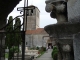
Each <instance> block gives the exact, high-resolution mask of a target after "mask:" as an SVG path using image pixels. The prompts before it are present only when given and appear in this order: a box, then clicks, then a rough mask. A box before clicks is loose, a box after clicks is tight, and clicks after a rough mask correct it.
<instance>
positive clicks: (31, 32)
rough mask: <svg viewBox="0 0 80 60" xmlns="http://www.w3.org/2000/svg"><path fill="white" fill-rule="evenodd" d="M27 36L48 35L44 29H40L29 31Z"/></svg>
mask: <svg viewBox="0 0 80 60" xmlns="http://www.w3.org/2000/svg"><path fill="white" fill-rule="evenodd" d="M26 34H47V33H46V31H45V30H44V28H38V29H36V30H27V31H26Z"/></svg>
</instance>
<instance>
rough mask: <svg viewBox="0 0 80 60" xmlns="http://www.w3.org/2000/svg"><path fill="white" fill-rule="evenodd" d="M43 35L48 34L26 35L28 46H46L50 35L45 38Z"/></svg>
mask: <svg viewBox="0 0 80 60" xmlns="http://www.w3.org/2000/svg"><path fill="white" fill-rule="evenodd" d="M43 36H48V34H34V35H26V42H27V45H26V46H28V47H35V46H40V47H41V46H44V45H45V43H46V41H47V40H48V39H49V37H48V38H45V39H43ZM26 42H25V43H26Z"/></svg>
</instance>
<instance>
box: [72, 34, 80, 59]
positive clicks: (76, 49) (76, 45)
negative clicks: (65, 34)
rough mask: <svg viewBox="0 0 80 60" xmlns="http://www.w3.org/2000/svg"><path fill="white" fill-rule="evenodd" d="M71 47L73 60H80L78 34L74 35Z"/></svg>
mask: <svg viewBox="0 0 80 60" xmlns="http://www.w3.org/2000/svg"><path fill="white" fill-rule="evenodd" d="M73 47H74V58H75V60H80V33H78V34H75V35H74V39H73Z"/></svg>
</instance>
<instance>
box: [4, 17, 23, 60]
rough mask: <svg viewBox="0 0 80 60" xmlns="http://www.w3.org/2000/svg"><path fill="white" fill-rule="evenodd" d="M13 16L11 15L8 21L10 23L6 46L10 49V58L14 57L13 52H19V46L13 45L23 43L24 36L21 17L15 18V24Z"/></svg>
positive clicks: (7, 28) (7, 29)
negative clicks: (22, 35) (22, 36)
mask: <svg viewBox="0 0 80 60" xmlns="http://www.w3.org/2000/svg"><path fill="white" fill-rule="evenodd" d="M12 20H13V17H12V16H10V17H9V20H8V23H10V24H9V25H8V26H7V27H6V32H8V33H6V41H5V42H6V43H5V44H6V47H8V48H9V49H10V50H9V59H11V58H12V57H13V54H14V53H15V52H18V50H19V49H18V47H14V48H12V46H19V45H20V44H21V41H22V38H21V21H20V18H16V19H15V24H14V25H13V21H12Z"/></svg>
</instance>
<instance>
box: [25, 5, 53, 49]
mask: <svg viewBox="0 0 80 60" xmlns="http://www.w3.org/2000/svg"><path fill="white" fill-rule="evenodd" d="M31 7H35V9H32V10H29V15H28V16H27V30H26V37H25V39H26V41H25V46H26V47H29V48H33V47H37V46H38V47H41V46H44V47H47V46H48V45H52V42H51V40H50V39H49V35H48V34H47V33H46V32H45V31H44V28H40V27H39V22H40V11H39V9H38V8H37V7H36V6H33V5H31V6H29V8H31Z"/></svg>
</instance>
